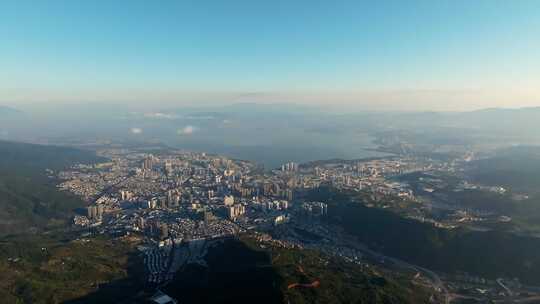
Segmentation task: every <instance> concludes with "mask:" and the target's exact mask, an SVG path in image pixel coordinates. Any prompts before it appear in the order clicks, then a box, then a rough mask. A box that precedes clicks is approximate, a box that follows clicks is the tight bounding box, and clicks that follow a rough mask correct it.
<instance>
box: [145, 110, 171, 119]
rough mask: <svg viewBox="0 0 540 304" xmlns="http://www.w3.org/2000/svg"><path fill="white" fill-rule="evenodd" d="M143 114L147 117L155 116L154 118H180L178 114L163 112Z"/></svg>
mask: <svg viewBox="0 0 540 304" xmlns="http://www.w3.org/2000/svg"><path fill="white" fill-rule="evenodd" d="M143 116H144V117H146V118H153V119H177V118H178V115H176V114H171V113H161V112H151V113H144V114H143Z"/></svg>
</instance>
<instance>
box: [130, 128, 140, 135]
mask: <svg viewBox="0 0 540 304" xmlns="http://www.w3.org/2000/svg"><path fill="white" fill-rule="evenodd" d="M129 132H131V134H141V133H142V132H143V130H142V129H141V128H131V129H130V130H129Z"/></svg>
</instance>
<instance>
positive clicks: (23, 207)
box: [0, 141, 100, 235]
mask: <svg viewBox="0 0 540 304" xmlns="http://www.w3.org/2000/svg"><path fill="white" fill-rule="evenodd" d="M99 160H100V159H99V158H98V157H96V156H95V155H94V154H93V153H91V152H86V151H81V150H77V149H72V148H64V147H53V146H42V145H33V144H25V143H14V142H6V141H0V235H2V234H9V233H14V232H19V231H22V230H26V229H28V228H30V227H43V226H45V225H51V224H55V223H58V221H63V220H64V219H65V215H67V214H69V213H70V212H71V211H72V210H73V209H75V208H77V207H80V206H83V203H82V201H81V200H79V199H78V198H76V197H74V196H72V195H69V194H68V193H65V192H60V191H58V190H57V189H56V185H55V184H54V181H53V180H51V179H49V178H48V177H47V175H46V172H45V169H54V170H58V169H61V168H65V167H69V166H71V165H73V164H75V163H80V162H82V163H93V162H96V161H99Z"/></svg>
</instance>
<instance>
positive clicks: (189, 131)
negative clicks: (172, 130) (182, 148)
mask: <svg viewBox="0 0 540 304" xmlns="http://www.w3.org/2000/svg"><path fill="white" fill-rule="evenodd" d="M197 130H198V129H197V127H194V126H191V125H188V126H185V127H183V128H182V129H178V131H176V133H178V134H179V135H191V134H193V133H194V132H195V131H197Z"/></svg>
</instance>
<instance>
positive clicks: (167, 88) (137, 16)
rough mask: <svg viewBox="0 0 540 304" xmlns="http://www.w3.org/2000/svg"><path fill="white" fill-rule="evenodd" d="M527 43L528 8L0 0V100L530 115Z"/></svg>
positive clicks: (534, 75)
mask: <svg viewBox="0 0 540 304" xmlns="http://www.w3.org/2000/svg"><path fill="white" fill-rule="evenodd" d="M538 37H540V1H427V0H426V1H358V0H357V1H316V0H311V1H303V0H302V1H300V0H298V1H292V0H289V1H256V0H251V1H234V0H228V1H133V0H132V1H99V0H95V1H45V0H42V1H21V0H17V1H1V2H0V39H1V40H0V41H2V42H1V44H0V101H3V102H4V103H8V104H15V105H16V104H18V103H25V102H26V103H29V102H37V101H39V102H50V103H54V102H61V101H64V102H68V101H69V102H77V101H85V102H89V101H100V100H105V99H106V100H112V101H118V102H125V103H127V104H135V103H140V102H142V101H145V100H150V99H152V100H155V101H156V102H163V103H174V102H180V103H182V102H188V103H189V102H190V101H212V102H214V101H222V102H231V101H236V100H238V99H242V101H244V100H243V99H245V98H244V97H242V96H250V97H249V98H250V99H253V100H247V101H255V102H257V101H261V102H267V101H277V102H279V101H287V102H299V103H317V104H319V103H321V104H330V103H332V102H342V103H345V104H358V105H363V106H367V107H371V108H377V107H378V106H377V104H379V105H381V104H382V105H384V106H383V108H384V107H390V108H392V107H393V106H395V105H394V103H396V104H401V105H403V104H404V103H406V104H407V107H409V108H415V107H418V108H430V107H433V108H434V109H437V108H440V107H441V106H443V105H448V104H449V103H450V104H451V106H450V107H449V108H456V109H461V108H464V109H466V108H475V107H485V106H530V105H540V94H539V89H538V87H539V86H538V84H539V81H540V39H539V38H538ZM239 96H240V97H239Z"/></svg>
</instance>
